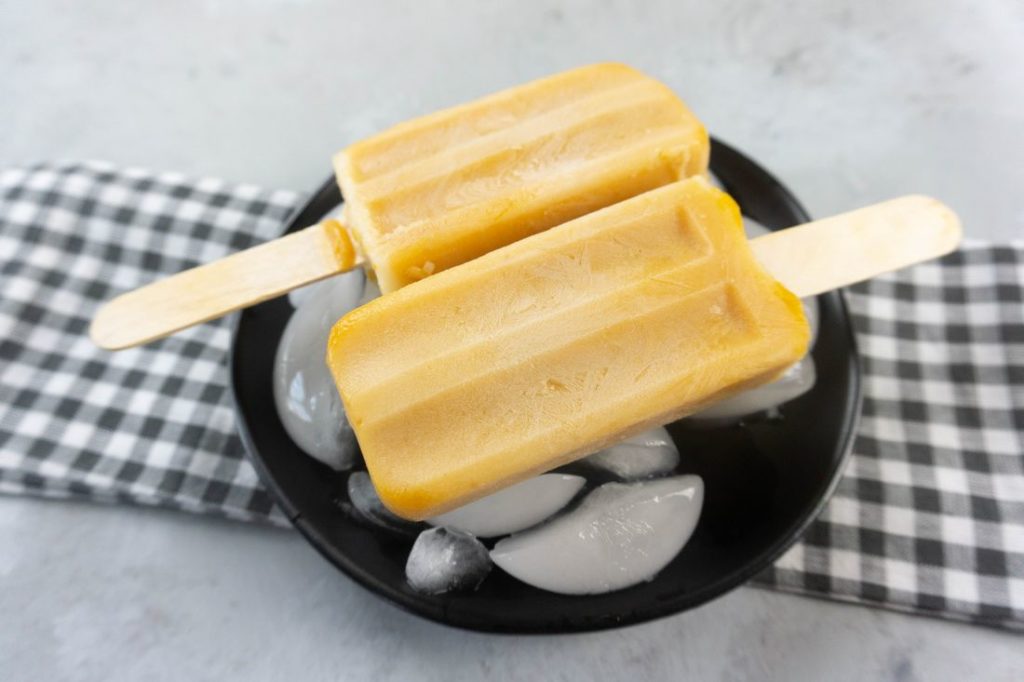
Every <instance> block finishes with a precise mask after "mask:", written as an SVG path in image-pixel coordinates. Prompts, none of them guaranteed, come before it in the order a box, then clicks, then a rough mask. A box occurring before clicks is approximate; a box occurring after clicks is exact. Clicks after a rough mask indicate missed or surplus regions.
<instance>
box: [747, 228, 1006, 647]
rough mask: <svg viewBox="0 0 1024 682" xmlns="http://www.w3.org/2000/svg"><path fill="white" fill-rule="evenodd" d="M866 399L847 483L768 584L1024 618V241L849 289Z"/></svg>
mask: <svg viewBox="0 0 1024 682" xmlns="http://www.w3.org/2000/svg"><path fill="white" fill-rule="evenodd" d="M847 300H848V302H849V304H850V309H851V312H852V313H853V320H854V325H855V327H856V329H857V337H858V342H859V346H860V355H861V360H862V363H863V371H864V389H863V390H864V411H863V416H862V419H861V423H860V429H859V432H858V438H857V440H856V442H855V444H854V448H853V456H852V457H851V459H850V462H849V465H848V467H847V469H846V471H845V475H844V477H843V478H842V480H841V481H840V483H839V487H838V489H837V490H836V492H835V495H834V496H833V497H832V499H831V501H830V502H829V504H828V505H827V506H826V507H825V510H824V512H823V513H822V514H821V516H820V517H819V518H818V519H817V520H816V521H815V522H814V523H813V524H812V525H811V527H810V528H809V529H808V531H807V533H806V534H805V535H804V537H803V539H802V540H801V541H800V542H799V543H798V544H797V545H796V546H794V547H793V548H792V549H791V550H790V551H789V552H788V553H787V554H785V555H784V556H783V557H782V558H781V559H780V560H779V561H778V562H776V564H775V566H774V567H773V568H772V569H770V570H769V571H767V572H766V573H764V574H762V575H761V576H759V577H758V579H757V582H758V583H759V584H762V585H766V586H770V587H774V588H779V589H784V590H789V591H794V592H801V593H809V594H822V595H828V596H830V597H833V598H837V599H842V600H846V601H852V602H860V603H869V604H878V605H884V606H887V607H890V608H894V609H897V610H904V611H911V612H916V613H922V614H928V615H940V616H946V617H951V618H955V619H959V620H966V621H971V622H977V623H983V624H988V625H993V626H1002V627H1007V628H1012V629H1024V243H1020V244H1013V245H1008V246H999V247H994V246H984V245H978V244H971V245H968V246H966V247H965V248H963V249H962V250H961V251H959V252H957V253H954V254H952V255H950V256H947V257H946V258H943V259H942V260H941V261H939V262H933V263H926V264H924V265H919V266H917V267H914V268H910V269H907V270H903V271H900V272H898V273H894V274H892V275H888V276H884V277H879V278H877V279H874V280H871V281H869V282H865V283H862V284H859V285H857V286H854V287H852V288H850V289H848V290H847Z"/></svg>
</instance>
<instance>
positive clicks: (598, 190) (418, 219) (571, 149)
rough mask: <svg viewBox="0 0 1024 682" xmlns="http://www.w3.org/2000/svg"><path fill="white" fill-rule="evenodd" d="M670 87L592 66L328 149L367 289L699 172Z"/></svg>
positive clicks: (693, 134) (698, 154) (698, 156)
mask: <svg viewBox="0 0 1024 682" xmlns="http://www.w3.org/2000/svg"><path fill="white" fill-rule="evenodd" d="M708 150H709V144H708V136H707V133H706V131H705V130H704V126H703V125H701V123H700V121H698V120H697V119H696V118H695V117H694V116H693V114H691V113H690V111H689V110H688V109H687V108H686V106H685V105H684V104H683V103H682V102H681V101H680V100H679V98H678V97H676V95H675V94H674V93H673V92H672V91H671V90H669V89H668V88H667V87H665V86H664V85H662V84H661V83H659V82H658V81H656V80H654V79H653V78H650V77H648V76H645V75H644V74H642V73H640V72H638V71H636V70H634V69H632V68H630V67H628V66H623V65H621V64H597V65H593V66H586V67H583V68H579V69H574V70H572V71H567V72H565V73H561V74H558V75H555V76H551V77H549V78H544V79H541V80H538V81H534V82H532V83H528V84H526V85H522V86H519V87H517V88H512V89H510V90H505V91H503V92H499V93H497V94H495V95H491V96H490V97H485V98H484V99H481V100H478V101H476V102H473V103H470V104H466V105H463V106H459V107H455V108H452V109H447V110H445V111H441V112H438V113H436V114H433V115H431V116H426V117H423V118H419V119H416V120H414V121H409V122H408V123H403V124H401V125H398V126H395V127H394V128H392V129H390V130H387V131H385V132H383V133H380V134H378V135H375V136H373V137H371V138H369V139H367V140H364V141H362V142H357V143H355V144H353V145H352V146H350V147H348V148H347V149H345V150H343V151H342V152H340V153H339V154H338V155H337V156H336V157H335V159H334V168H335V172H336V174H337V178H338V183H339V184H340V185H341V190H342V193H343V194H344V195H345V200H346V202H347V206H346V222H347V224H348V227H349V228H350V230H351V232H352V234H353V236H354V237H355V239H356V241H357V243H358V245H359V247H360V249H361V251H362V252H363V253H364V254H365V255H366V256H367V257H368V258H369V261H370V263H371V264H372V265H373V269H374V272H376V274H377V280H378V282H379V284H380V288H381V291H382V292H383V293H388V292H390V291H394V290H395V289H398V288H399V287H401V286H403V285H405V284H408V283H409V282H413V281H416V280H419V279H422V278H423V277H425V276H427V275H430V274H432V273H435V272H439V271H441V270H445V269H447V268H449V267H451V266H453V265H457V264H459V263H463V262H465V261H468V260H472V259H473V258H476V257H477V256H480V255H483V254H484V253H487V252H488V251H492V250H494V249H496V248H498V247H500V246H504V245H506V244H510V243H512V242H514V241H516V240H517V239H521V238H523V237H525V236H528V235H531V234H534V233H536V232H540V231H542V230H545V229H547V228H549V227H552V226H553V225H558V224H560V223H563V222H565V221H567V220H571V219H573V218H577V217H579V216H581V215H584V214H586V213H590V212H591V211H594V210H596V209H599V208H603V207H604V206H608V205H610V204H614V203H616V202H618V201H621V200H623V199H626V198H629V197H631V196H634V195H637V194H641V193H643V192H645V191H647V190H649V189H653V188H655V187H660V186H661V185H664V184H666V183H669V182H673V181H676V180H679V179H681V178H685V177H688V176H690V175H694V174H698V173H703V172H704V171H705V170H706V168H707V162H708Z"/></svg>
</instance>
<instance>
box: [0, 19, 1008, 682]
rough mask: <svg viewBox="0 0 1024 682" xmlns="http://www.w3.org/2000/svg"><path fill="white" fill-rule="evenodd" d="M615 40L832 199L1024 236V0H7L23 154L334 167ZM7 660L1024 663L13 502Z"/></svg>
mask: <svg viewBox="0 0 1024 682" xmlns="http://www.w3.org/2000/svg"><path fill="white" fill-rule="evenodd" d="M599 60H617V61H624V62H627V63H630V64H633V65H635V66H638V67H640V68H642V69H645V70H647V71H649V72H650V73H652V74H654V75H656V76H658V77H660V78H661V79H663V80H665V81H666V82H668V83H669V84H670V85H671V86H672V87H674V88H675V89H676V90H677V91H678V92H679V93H680V95H681V96H682V97H683V98H684V99H686V100H687V102H688V103H689V104H690V105H691V107H692V108H693V109H694V110H695V111H696V112H697V113H698V114H699V115H700V116H701V117H702V118H703V119H704V120H705V121H706V122H707V123H708V125H709V127H710V129H711V131H712V132H713V133H714V134H716V135H719V136H721V137H722V138H723V139H725V140H727V141H729V142H731V143H733V144H735V145H737V146H739V147H740V148H742V149H744V150H746V151H747V152H749V153H751V154H752V155H754V156H755V157H757V158H758V159H759V160H761V161H762V162H763V163H764V164H765V165H767V166H768V167H769V168H770V169H772V170H773V171H775V172H776V173H777V174H778V175H779V176H780V177H781V178H782V179H783V181H785V182H786V183H787V184H789V185H790V187H791V188H792V189H793V190H794V191H795V192H796V193H797V195H798V196H799V197H800V198H801V199H802V200H803V201H804V202H805V203H806V205H807V206H808V207H809V208H810V210H811V211H812V213H814V214H815V215H824V214H826V213H829V212H834V211H840V210H844V209H848V208H852V207H854V206H856V205H858V204H863V203H867V202H870V201H874V200H878V199H883V198H887V197H890V196H894V195H897V194H902V193H907V192H926V193H930V194H934V195H936V196H938V197H941V198H942V199H944V200H946V201H947V202H949V203H950V204H952V205H953V206H954V207H955V208H957V209H958V210H959V211H960V212H961V214H962V216H963V218H964V222H965V226H966V229H967V233H968V235H969V236H971V237H975V238H988V239H1003V240H1005V239H1010V238H1021V237H1024V199H1022V189H1024V162H1022V159H1024V125H1022V124H1024V87H1022V86H1024V75H1022V74H1024V3H1021V2H1019V0H987V1H986V2H966V1H952V0H945V1H943V2H934V1H928V0H915V1H904V2H864V1H861V2H856V1H851V2H806V3H798V2H781V1H776V2H764V3H755V2H738V1H735V0H732V1H721V0H720V1H718V2H700V3H698V2H693V3H688V2H640V1H634V2H584V1H571V0H565V1H561V2H530V1H527V0H520V1H518V2H491V3H483V2H468V1H467V2H439V1H424V2H408V3H400V2H387V1H384V0H376V1H374V2H366V3H350V2H330V1H329V0H249V1H243V0H207V1H205V2H200V1H197V0H178V1H176V2H129V1H127V0H125V1H122V2H86V1H78V2H75V1H73V0H65V1H59V0H25V1H24V2H15V1H12V0H0V123H2V125H3V133H2V134H0V166H10V165H16V164H20V163H26V162H32V161H39V160H45V159H52V158H57V157H61V158H85V157H88V158H102V159H107V160H110V161H114V162H117V163H120V164H131V165H138V166H145V167H149V168H156V169H174V170H181V171H185V172H187V173H190V174H193V175H216V176H222V177H226V178H229V179H232V180H239V181H249V182H255V183H259V184H263V185H266V186H274V187H286V188H291V189H307V188H312V187H313V186H314V185H315V184H316V183H318V182H319V181H320V180H322V179H323V178H324V177H325V176H326V175H327V174H328V172H329V163H328V160H329V156H330V154H331V153H332V152H333V151H334V150H335V149H336V148H339V147H341V146H343V145H344V144H346V143H347V142H350V141H352V140H355V139H357V138H359V137H361V136H363V135H366V134H369V133H372V132H374V131H376V130H379V129H380V128H382V127H384V126H386V125H388V124H391V123H394V122H397V121H400V120H403V119H405V118H408V117H410V116H413V115H416V114H421V113H426V112H429V111H431V110H433V109H436V108H438V107H441V106H445V105H449V104H454V103H458V102H461V101H464V100H467V99H471V98H474V97H476V96H479V95H482V94H484V93H487V92H490V91H492V90H495V89H497V88H500V87H505V86H509V85H514V84H517V83H520V82H522V81H525V80H527V79H530V78H533V77H536V76H540V75H544V74H548V73H551V72H554V71H557V70H560V69H563V68H567V67H570V66H575V65H579V64H583V63H587V62H592V61H599ZM0 614H2V616H0V679H2V680H5V681H7V680H11V681H13V680H139V679H148V680H180V679H190V680H206V679H209V680H224V679H236V678H244V679H247V680H280V679H289V678H290V679H297V680H329V679H353V680H356V679H359V680H363V679H379V680H405V679H428V680H458V679H481V678H483V679H495V680H498V679H524V680H537V679H622V678H626V677H627V676H628V677H629V678H631V679H632V678H638V679H665V678H673V679H675V678H684V677H685V678H693V679H725V680H734V679H758V680H762V679H780V680H798V679H837V680H857V679H894V680H913V679H922V680H938V679H951V680H962V679H973V678H985V679H1007V680H1009V679H1014V678H1016V679H1021V677H1022V675H1021V672H1022V671H1024V646H1022V641H1021V639H1020V638H1019V637H1014V636H1011V635H1007V634H1004V633H1000V632H996V631H990V630H985V629H982V628H977V627H970V626H964V625H955V624H949V623H942V622H936V621H931V620H926V619H922V618H913V617H909V616H903V615H898V614H893V613H887V612H883V611H878V610H869V609H865V608H859V607H854V606H845V605H839V604H833V603H828V602H823V601H814V600H808V599H802V598H798V597H792V596H786V595H779V594H772V593H767V592H763V591H759V590H754V589H741V590H738V591H736V592H734V593H732V594H731V595H729V596H727V597H725V598H723V599H721V600H719V601H717V602H714V603H713V604H710V605H708V606H706V607H704V608H702V609H699V610H697V611H695V612H692V613H688V614H684V615H680V616H677V617H673V618H669V619H666V620H663V621H660V622H657V623H652V624H647V625H642V626H638V627H634V628H629V629H626V630H622V631H617V632H609V633H599V634H592V635H581V636H567V637H546V638H542V637H532V638H512V637H494V636H484V635H475V634H467V633H462V632H457V631H453V630H449V629H445V628H442V627H439V626H435V625H433V624H430V623H427V622H424V621H421V620H418V619H416V618H414V617H412V616H408V615H405V614H404V613H401V612H399V611H397V610H396V609H393V608H392V607H390V606H388V605H386V604H383V603H381V602H379V601H378V600H377V599H375V598H374V597H371V596H370V595H369V594H367V593H366V592H364V591H363V590H361V589H360V588H357V587H356V586H354V585H353V584H351V583H350V582H348V581H347V580H346V579H345V578H343V577H341V576H340V575H338V574H337V573H336V572H335V571H334V570H333V569H331V568H330V567H329V566H328V565H327V564H326V563H325V562H324V561H322V560H321V559H320V558H319V557H318V556H317V555H316V554H315V553H314V552H313V550H311V549H310V548H309V547H308V546H306V544H305V543H304V542H303V541H302V540H301V539H299V538H298V537H297V536H296V535H295V534H294V533H291V532H287V531H279V530H272V529H267V528H260V527H250V526H244V525H241V524H233V523H226V522H214V521H209V520H206V519H198V518H194V517H189V516H179V515H174V514H171V513H166V512H152V511H140V510H136V509H126V508H106V507H92V506H83V505H79V504H72V503H60V502H42V501H33V500H24V499H12V498H0Z"/></svg>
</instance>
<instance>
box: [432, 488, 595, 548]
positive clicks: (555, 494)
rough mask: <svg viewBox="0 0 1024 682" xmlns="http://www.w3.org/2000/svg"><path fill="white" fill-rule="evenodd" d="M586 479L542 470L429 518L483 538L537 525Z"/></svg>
mask: <svg viewBox="0 0 1024 682" xmlns="http://www.w3.org/2000/svg"><path fill="white" fill-rule="evenodd" d="M584 483H586V480H584V479H583V478H582V477H581V476H573V475H571V474H543V475H541V476H537V477H536V478H531V479H528V480H526V481H523V482H522V483H517V484H515V485H513V486H510V487H508V488H505V489H504V490H499V491H498V492H496V493H494V494H493V495H488V496H487V497H484V498H482V499H479V500H477V501H476V502H470V503H469V504H467V505H465V506H462V507H459V508H458V509H454V510H452V511H450V512H448V513H446V514H441V515H440V516H435V517H434V518H432V519H427V523H429V524H430V525H432V526H447V527H448V528H455V529H457V530H461V531H464V532H466V533H470V534H472V535H475V536H477V537H481V538H493V537H496V536H498V535H508V534H509V533H515V532H517V531H520V530H523V529H524V528H529V527H530V526H535V525H537V524H538V523H540V522H541V521H543V520H544V519H546V518H548V517H549V516H551V515H552V514H554V513H555V512H557V511H558V510H559V509H561V508H562V507H564V506H565V505H566V504H567V503H568V502H569V500H571V499H572V498H573V497H574V496H575V495H576V493H578V492H579V491H580V489H581V488H582V487H583V484H584Z"/></svg>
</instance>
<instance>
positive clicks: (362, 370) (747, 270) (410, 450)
mask: <svg viewBox="0 0 1024 682" xmlns="http://www.w3.org/2000/svg"><path fill="white" fill-rule="evenodd" d="M808 339H809V329H808V325H807V321H806V320H805V319H804V315H803V311H802V308H801V305H800V302H799V300H798V299H797V298H796V297H795V296H794V295H793V294H792V293H790V292H789V291H787V290H786V289H785V288H784V287H783V286H782V285H780V284H779V283H778V282H776V281H775V280H774V279H773V278H772V277H771V276H770V275H769V274H767V273H766V272H765V271H764V270H763V269H762V268H761V267H760V266H759V265H758V264H757V262H756V261H755V260H754V257H753V255H752V253H751V250H750V248H749V246H748V244H747V240H746V238H745V237H744V233H743V228H742V224H741V220H740V213H739V210H738V208H737V206H736V204H735V203H734V202H733V201H732V199H731V198H729V197H728V195H726V194H724V193H723V192H720V191H718V190H717V189H714V188H713V187H711V185H710V184H708V183H707V181H705V180H704V179H703V178H693V179H689V180H685V181H682V182H677V183H673V184H671V185H669V186H666V187H662V188H660V189H655V190H653V191H650V192H647V193H645V194H642V195H640V196H637V197H634V198H632V199H628V200H626V201H623V202H621V203H618V204H615V205H613V206H610V207H608V208H605V209H603V210H600V211H597V212H594V213H591V214H589V215H586V216H583V217H581V218H577V219H576V220H573V221H571V222H568V223H566V224H564V225H560V226H559V227H556V228H553V229H551V230H548V231H547V232H544V233H542V234H538V235H535V236H532V237H528V238H526V239H523V240H521V241H519V242H516V243H515V244H512V245H510V246H507V247H505V248H503V249H499V250H497V251H494V252H492V253H490V254H487V255H485V256H482V257H480V258H478V259H476V260H473V261H470V262H469V263H466V264H464V265H460V266H459V267H456V268H452V269H451V270H449V271H447V272H443V273H441V274H439V275H436V276H434V277H431V278H429V279H427V280H424V281H422V282H418V283H416V284H414V285H411V286H408V287H406V288H404V289H401V290H399V291H397V292H395V293H393V294H390V295H387V296H384V297H382V298H380V299H377V300H375V301H372V302H371V303H369V304H367V305H365V306H363V307H361V308H359V309H357V310H355V311H353V312H351V313H349V314H348V315H346V316H345V317H343V318H342V319H341V320H340V321H339V322H338V323H337V324H336V325H335V327H334V329H333V330H332V333H331V337H330V341H329V343H328V351H327V362H328V365H329V366H330V369H331V371H332V373H333V375H334V378H335V381H336V383H337V385H338V388H339V392H340V394H341V397H342V400H343V402H344V404H345V408H346V412H347V414H348V418H349V420H350V422H351V423H352V426H353V428H354V430H355V432H356V435H357V437H358V440H359V443H360V446H361V447H362V451H363V455H364V457H365V460H366V464H367V468H368V469H369V472H370V475H371V477H372V478H373V481H374V484H375V486H376V488H377V490H378V492H379V493H380V496H381V499H382V500H383V501H384V503H385V504H386V505H387V506H388V507H389V508H391V509H392V510H393V511H394V512H395V513H397V514H400V515H402V516H405V517H408V518H413V519H422V518H425V517H429V516H433V515H436V514H439V513H442V512H444V511H447V510H449V509H452V508H454V507H457V506H460V505H462V504H464V503H466V502H469V501H472V500H474V499H476V498H479V497H482V496H484V495H487V494H489V493H491V492H493V491H495V490H497V489H499V488H501V487H504V486H506V485H509V484H511V483H514V482H516V481H519V480H522V479H524V478H527V477H529V476H532V475H535V474H537V473H540V472H542V471H546V470H548V469H551V468H554V467H556V466H559V465H561V464H564V463H566V462H569V461H571V460H573V459H575V458H577V457H581V456H583V455H586V454H589V453H591V452H594V451H596V450H599V449H601V448H602V447H605V446H607V445H610V444H612V443H615V442H618V441H620V440H622V439H623V438H625V437H627V436H630V435H632V434H634V433H637V432H639V431H642V430H644V429H647V428H649V427H652V426H656V425H659V424H664V423H666V422H669V421H672V420H674V419H677V418H679V417H681V416H684V415H686V414H689V413H691V412H694V411H696V410H698V409H700V408H701V407H703V406H705V405H708V404H710V403H712V402H715V401H716V400H719V399H722V398H724V397H727V396H729V395H732V394H734V393H737V392H739V391H741V390H743V389H745V388H748V387H751V386H754V385H757V384H760V383H763V382H766V381H768V380H770V379H772V378H774V377H775V376H777V375H778V374H779V373H780V372H782V371H783V370H785V369H786V368H787V367H788V366H789V365H791V364H792V363H794V362H795V361H797V360H798V359H799V358H800V357H801V356H802V355H803V354H804V352H805V350H806V348H807V343H808Z"/></svg>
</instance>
